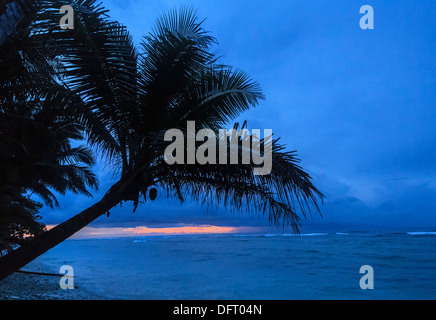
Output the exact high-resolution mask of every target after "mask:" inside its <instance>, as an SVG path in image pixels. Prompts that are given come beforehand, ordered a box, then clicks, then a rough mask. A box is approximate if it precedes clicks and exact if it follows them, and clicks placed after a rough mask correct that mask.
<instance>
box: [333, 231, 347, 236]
mask: <svg viewBox="0 0 436 320" xmlns="http://www.w3.org/2000/svg"><path fill="white" fill-rule="evenodd" d="M336 234H337V235H339V236H342V235H347V234H349V233H346V232H336Z"/></svg>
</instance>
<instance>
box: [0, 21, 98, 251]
mask: <svg viewBox="0 0 436 320" xmlns="http://www.w3.org/2000/svg"><path fill="white" fill-rule="evenodd" d="M28 34H29V31H28V29H27V28H25V27H16V28H15V29H14V30H12V31H11V32H10V33H9V34H8V37H7V39H5V41H3V44H2V45H1V46H0V70H1V71H2V72H1V74H0V150H1V153H0V253H5V252H10V251H11V250H12V249H13V248H14V247H15V246H16V245H23V244H24V243H25V242H26V241H28V240H29V239H30V236H35V235H38V234H41V233H42V232H43V231H44V225H43V224H42V223H40V222H38V221H37V220H38V218H39V216H38V214H37V213H38V210H39V209H40V207H41V205H40V204H39V203H38V202H36V201H34V200H32V199H31V197H30V195H33V196H38V197H39V198H40V199H41V200H42V201H43V202H45V204H46V205H49V206H51V207H53V206H57V205H58V202H57V199H56V197H55V195H54V193H53V192H52V191H53V190H55V191H57V192H59V193H61V194H64V193H65V192H67V191H72V192H74V193H83V194H86V195H91V194H90V192H89V191H88V190H87V186H89V187H91V188H96V187H97V179H96V177H95V175H94V174H93V173H92V171H91V169H90V168H91V166H92V165H93V164H94V157H93V154H92V152H91V151H90V149H89V148H88V147H86V146H77V147H72V145H71V140H83V124H82V123H81V121H79V119H78V117H77V116H76V112H77V110H76V109H75V107H74V103H73V101H74V100H75V99H74V95H73V94H72V93H71V92H70V91H69V90H67V89H66V88H65V87H64V86H62V85H60V84H59V83H58V82H57V81H56V78H55V77H54V75H55V74H56V73H57V68H56V66H55V65H54V64H53V63H52V62H53V61H50V60H49V59H47V57H46V55H45V54H42V52H40V51H39V50H36V48H35V47H34V46H31V45H29V40H30V39H29V37H28ZM0 255H1V254H0Z"/></svg>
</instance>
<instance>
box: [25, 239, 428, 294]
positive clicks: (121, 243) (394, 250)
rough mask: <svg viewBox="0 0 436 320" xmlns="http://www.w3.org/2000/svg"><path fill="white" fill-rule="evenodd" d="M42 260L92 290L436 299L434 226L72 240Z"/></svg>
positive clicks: (50, 269) (49, 269)
mask: <svg viewBox="0 0 436 320" xmlns="http://www.w3.org/2000/svg"><path fill="white" fill-rule="evenodd" d="M35 263H38V264H43V265H44V268H45V271H47V272H59V269H60V267H61V266H62V265H70V266H71V267H73V269H74V277H75V278H74V284H75V286H76V287H77V289H76V290H82V291H86V292H87V293H88V294H89V297H90V298H91V299H93V298H95V299H135V300H138V299H141V300H142V299H242V300H251V299H259V300H270V299H274V300H288V299H436V232H415V233H365V232H350V233H312V234H303V235H301V236H294V235H288V234H225V235H224V234H222V235H195V236H194V235H192V236H190V235H184V236H157V237H143V238H118V239H99V240H67V241H65V242H64V243H62V244H60V245H59V246H57V247H55V248H53V249H52V250H50V251H48V252H47V253H45V254H44V255H42V256H41V257H39V258H38V259H37V260H36V261H35ZM33 264H34V263H33V262H32V263H30V264H29V265H28V266H26V268H24V269H25V270H31V269H32V265H33ZM363 265H370V266H371V267H372V268H373V271H374V274H373V276H374V278H373V279H374V289H372V290H369V289H367V290H363V289H361V287H360V285H359V283H360V279H361V277H363V276H364V274H361V273H359V271H360V268H361V267H362V266H363ZM56 281H59V280H56ZM70 291H71V295H74V291H75V290H70Z"/></svg>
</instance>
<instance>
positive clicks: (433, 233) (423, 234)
mask: <svg viewBox="0 0 436 320" xmlns="http://www.w3.org/2000/svg"><path fill="white" fill-rule="evenodd" d="M407 234H408V235H411V236H428V235H431V236H436V232H434V231H431V232H407Z"/></svg>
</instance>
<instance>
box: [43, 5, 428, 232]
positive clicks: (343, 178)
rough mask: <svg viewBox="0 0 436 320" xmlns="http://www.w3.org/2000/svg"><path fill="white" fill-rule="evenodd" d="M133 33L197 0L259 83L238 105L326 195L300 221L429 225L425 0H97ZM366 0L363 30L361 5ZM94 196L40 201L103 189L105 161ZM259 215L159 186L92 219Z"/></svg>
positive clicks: (199, 220) (61, 211) (58, 212)
mask: <svg viewBox="0 0 436 320" xmlns="http://www.w3.org/2000/svg"><path fill="white" fill-rule="evenodd" d="M103 4H104V5H105V6H106V7H107V8H108V9H109V10H110V15H111V16H112V17H113V18H115V19H117V20H118V21H120V22H121V23H122V24H124V25H126V26H127V27H128V29H129V30H130V32H131V33H132V35H133V37H134V39H135V42H136V43H138V44H139V42H140V41H141V37H142V36H143V35H145V34H147V33H148V32H149V31H150V30H151V28H152V26H153V25H154V23H155V21H156V18H157V17H158V16H159V15H160V14H162V13H164V12H165V11H167V10H169V9H172V8H174V7H179V6H181V5H186V4H187V5H192V6H193V7H195V8H196V9H198V16H199V18H201V19H203V18H207V19H206V21H205V22H204V27H205V29H206V30H208V31H210V32H211V34H212V35H213V36H215V37H216V38H217V39H218V41H219V43H220V45H219V47H218V49H219V53H220V54H221V55H222V57H223V58H222V62H224V63H227V64H231V65H233V66H235V67H238V68H241V69H243V70H245V71H246V72H247V73H248V74H250V75H251V76H252V78H253V79H254V80H256V81H258V82H259V83H260V85H261V86H262V88H263V91H264V93H265V95H266V98H267V99H266V101H264V102H262V103H261V105H260V106H259V107H258V108H256V109H253V110H250V111H249V112H246V113H245V114H243V116H242V117H241V118H240V119H237V120H240V121H243V120H245V119H246V120H248V123H249V125H250V127H252V128H259V129H272V130H273V132H274V134H275V135H276V136H279V137H281V138H282V142H283V143H285V144H286V145H287V146H288V149H289V150H297V151H298V154H299V157H300V158H301V159H302V166H303V167H304V168H305V169H306V170H307V171H308V172H310V174H311V175H312V176H313V178H314V183H315V184H316V186H317V187H319V189H320V190H321V191H322V192H323V193H324V194H325V195H326V201H325V204H324V206H323V208H322V213H323V218H319V217H318V216H314V217H313V218H309V219H308V220H305V221H303V231H304V230H305V229H307V230H309V229H310V230H315V229H323V228H336V229H341V230H343V229H359V228H360V229H363V228H379V229H383V228H406V229H413V228H414V229H416V228H424V227H428V228H436V182H435V176H436V143H435V142H436V126H435V123H436V90H435V89H436V77H435V71H436V68H435V66H436V59H435V56H436V19H435V17H436V6H435V5H434V0H428V1H412V0H410V1H406V0H395V1H393V0H392V1H389V0H383V1H382V0H372V1H366V0H347V1H343V0H329V1H321V0H311V1H297V0H286V1H284V0H280V1H278V0H269V1H259V0H243V1H234V0H232V1H230V0H219V1H218V0H187V1H184V2H182V1H176V0H162V1H159V0H147V1H141V0H104V1H103ZM366 4H369V5H371V6H372V7H373V8H374V29H373V30H362V29H361V28H360V27H359V21H360V19H361V17H362V16H363V14H360V12H359V9H360V7H361V6H363V5H366ZM96 170H97V171H99V172H100V180H101V183H100V191H98V192H96V193H95V197H94V199H88V198H83V197H76V196H71V195H67V196H64V197H60V203H61V205H60V208H57V209H54V210H50V209H44V212H43V214H44V222H46V223H47V224H56V223H59V222H61V221H63V220H65V219H66V218H68V217H71V216H72V215H74V214H76V213H78V212H80V211H81V210H83V209H85V208H87V206H89V205H91V204H93V203H94V202H95V201H97V200H99V198H100V197H101V196H102V195H103V194H104V193H105V191H107V189H108V188H109V186H110V183H111V182H113V179H112V177H111V176H110V175H109V174H107V172H106V171H105V169H104V165H103V164H101V165H99V166H97V168H96ZM182 224H184V225H194V226H195V225H213V226H221V227H228V226H231V227H235V226H249V227H250V226H251V227H254V226H268V220H267V218H266V217H261V216H258V215H256V214H253V215H244V216H241V215H239V214H232V213H229V212H226V211H225V210H224V209H217V210H215V209H214V210H209V211H206V209H205V208H201V207H198V206H197V205H196V204H193V203H190V202H189V201H187V202H186V203H185V204H184V205H183V206H181V205H180V203H178V202H176V201H174V202H169V201H167V200H165V199H163V198H160V197H159V198H158V199H157V200H156V201H155V202H154V203H147V204H146V205H143V206H142V207H140V208H139V209H138V211H137V212H136V213H134V214H133V213H132V210H131V206H128V205H125V206H124V207H123V208H119V207H118V208H116V209H114V210H113V211H112V212H111V216H110V217H109V218H107V217H101V218H99V219H98V220H96V221H95V222H94V223H93V224H92V226H93V227H95V228H96V227H106V228H110V227H130V228H134V227H148V228H156V227H159V228H160V227H171V226H181V225H182Z"/></svg>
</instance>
